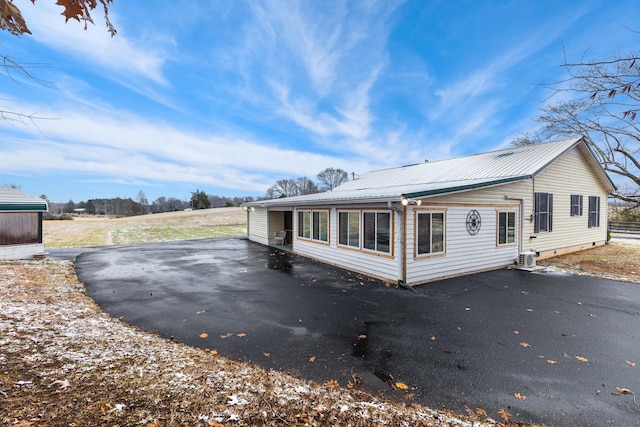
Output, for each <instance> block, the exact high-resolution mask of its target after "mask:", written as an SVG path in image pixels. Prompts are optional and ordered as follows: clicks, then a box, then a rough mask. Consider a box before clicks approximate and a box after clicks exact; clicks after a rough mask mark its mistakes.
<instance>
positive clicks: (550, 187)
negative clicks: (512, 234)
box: [524, 148, 608, 258]
mask: <svg viewBox="0 0 640 427" xmlns="http://www.w3.org/2000/svg"><path fill="white" fill-rule="evenodd" d="M534 189H535V192H547V193H552V194H553V196H554V197H553V203H554V206H553V213H554V215H553V232H552V233H539V234H536V233H535V231H534V229H533V224H532V223H531V222H530V221H525V240H524V244H525V248H524V250H525V251H534V252H540V253H541V254H542V256H541V258H544V257H545V255H546V257H548V256H552V255H554V253H556V252H559V251H560V250H561V249H563V248H577V249H580V248H587V247H591V246H592V245H594V244H602V243H604V242H606V240H607V230H606V227H594V228H589V222H588V220H587V219H586V218H585V217H584V216H583V217H582V218H581V219H577V218H576V217H572V216H571V195H572V194H584V195H591V196H598V197H600V198H601V200H607V196H608V194H607V191H606V189H605V187H604V186H603V184H602V183H601V182H600V181H599V180H598V178H597V176H596V174H595V172H594V171H593V169H592V166H591V165H590V164H589V163H588V162H587V160H586V158H585V157H584V155H583V154H582V153H581V152H580V151H579V150H577V149H575V148H574V149H572V150H571V151H569V152H567V153H565V154H564V155H563V156H561V157H560V158H559V159H558V160H556V161H555V162H554V163H552V164H551V165H549V166H548V167H547V168H546V169H545V170H543V171H542V172H540V173H539V174H538V175H537V176H536V177H535V178H534ZM585 202H586V200H585ZM529 206H530V210H529V211H528V212H526V215H525V216H526V217H528V215H529V213H531V214H533V209H532V208H533V206H532V205H529ZM585 208H586V206H585ZM599 213H600V219H601V222H602V223H604V224H606V218H607V210H606V203H601V204H600V209H599ZM578 218H580V217H578ZM530 235H534V236H536V238H535V239H530V238H528V237H529V236H530Z"/></svg>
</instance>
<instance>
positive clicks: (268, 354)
mask: <svg viewBox="0 0 640 427" xmlns="http://www.w3.org/2000/svg"><path fill="white" fill-rule="evenodd" d="M262 354H264V357H269V356H271V353H262Z"/></svg>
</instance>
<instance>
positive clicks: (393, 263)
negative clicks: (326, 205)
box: [294, 205, 400, 281]
mask: <svg viewBox="0 0 640 427" xmlns="http://www.w3.org/2000/svg"><path fill="white" fill-rule="evenodd" d="M371 207H372V208H373V209H360V208H354V207H345V208H340V209H336V208H332V209H331V210H330V211H329V242H330V244H322V245H319V244H318V243H316V242H312V241H311V240H308V239H302V238H299V237H298V236H297V234H296V236H295V237H296V240H295V242H294V248H295V252H296V253H299V254H301V255H305V256H309V257H312V258H316V259H319V260H322V261H324V262H327V263H329V264H333V265H337V266H340V267H344V268H347V269H349V270H353V271H358V272H361V273H365V274H368V275H370V276H373V277H378V278H381V279H384V280H394V281H395V280H397V279H398V274H399V273H398V260H397V258H396V256H395V255H394V249H393V248H395V247H397V246H398V244H399V240H398V239H399V236H398V235H397V233H393V230H398V229H400V228H398V227H399V226H400V224H399V218H400V215H396V214H394V213H393V212H391V211H388V210H383V209H382V206H380V209H376V208H375V205H374V206H371ZM385 207H386V205H385ZM298 212H299V211H298ZM363 212H385V213H388V214H389V217H390V219H391V230H392V232H391V233H390V239H393V240H390V242H389V246H390V252H389V253H385V252H374V251H369V250H365V249H361V248H360V247H359V246H358V245H359V244H358V245H356V243H353V242H355V241H356V239H358V241H359V240H362V228H364V227H363V225H362V221H361V220H358V221H355V219H353V218H358V219H360V218H362V213H363ZM344 213H349V215H347V216H348V217H350V218H351V219H352V221H351V225H352V226H353V227H355V225H356V224H357V225H358V230H359V232H358V233H355V231H354V230H352V231H354V233H352V234H351V238H352V240H349V243H351V244H354V245H356V246H351V245H344V244H342V243H339V242H338V240H339V239H340V237H339V234H338V231H339V223H340V220H339V214H344ZM351 213H355V214H357V216H352V215H351ZM294 218H296V219H297V218H298V215H297V214H295V215H294ZM343 218H345V216H344V215H343ZM344 231H345V230H344V229H343V232H344ZM343 242H344V240H343Z"/></svg>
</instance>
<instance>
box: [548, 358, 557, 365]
mask: <svg viewBox="0 0 640 427" xmlns="http://www.w3.org/2000/svg"><path fill="white" fill-rule="evenodd" d="M547 363H548V364H549V365H557V364H558V362H556V361H555V360H551V359H547Z"/></svg>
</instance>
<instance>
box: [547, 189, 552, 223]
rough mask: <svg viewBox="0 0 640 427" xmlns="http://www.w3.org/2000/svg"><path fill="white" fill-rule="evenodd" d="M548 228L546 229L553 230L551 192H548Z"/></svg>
mask: <svg viewBox="0 0 640 427" xmlns="http://www.w3.org/2000/svg"><path fill="white" fill-rule="evenodd" d="M548 196H549V204H548V206H549V228H548V229H547V231H553V194H551V193H549V195H548Z"/></svg>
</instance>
